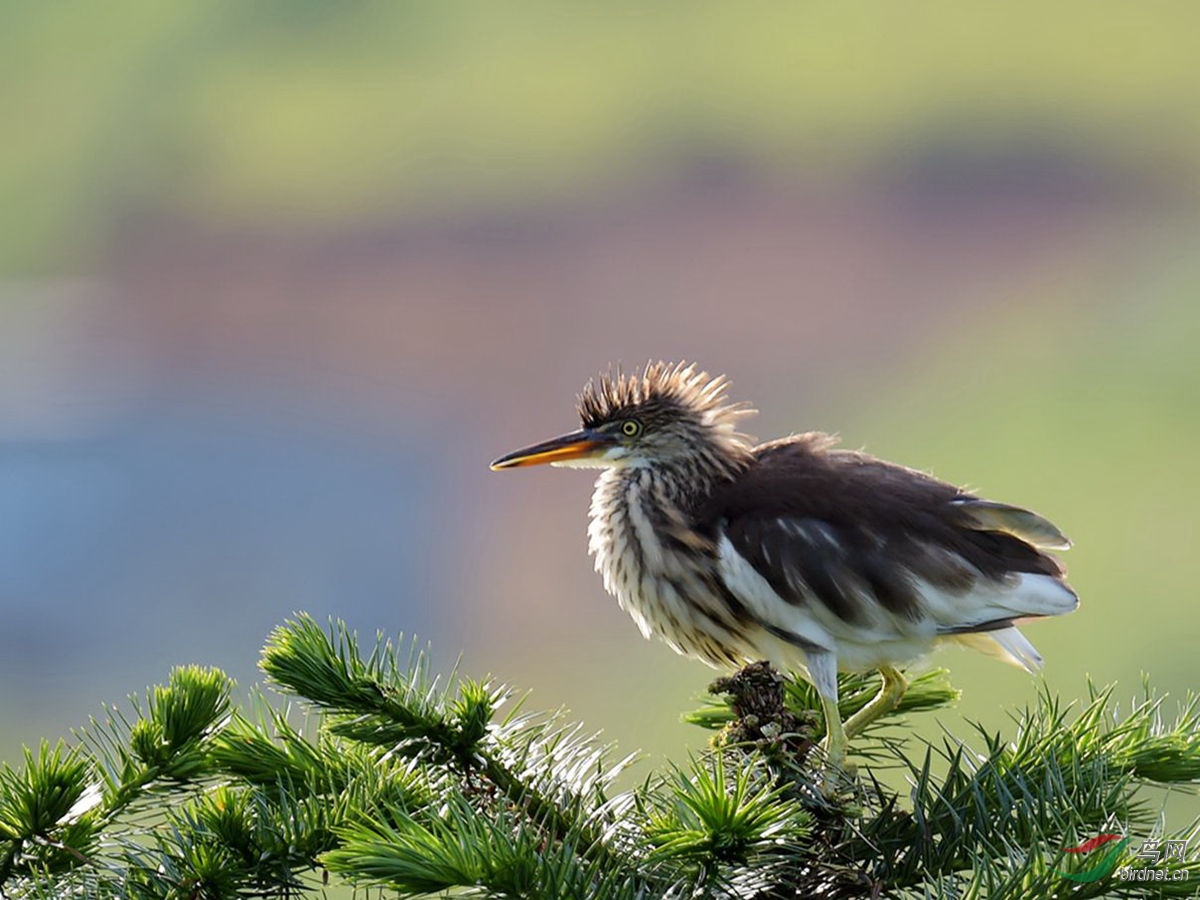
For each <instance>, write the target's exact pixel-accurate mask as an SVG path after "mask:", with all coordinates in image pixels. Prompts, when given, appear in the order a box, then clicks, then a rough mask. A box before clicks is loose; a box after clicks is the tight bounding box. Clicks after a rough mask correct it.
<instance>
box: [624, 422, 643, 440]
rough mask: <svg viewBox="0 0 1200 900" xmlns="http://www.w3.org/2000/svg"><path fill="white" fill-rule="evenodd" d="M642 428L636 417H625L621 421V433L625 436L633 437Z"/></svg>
mask: <svg viewBox="0 0 1200 900" xmlns="http://www.w3.org/2000/svg"><path fill="white" fill-rule="evenodd" d="M641 430H642V423H641V422H639V421H638V420H637V419H626V420H625V421H624V422H622V423H621V434H623V435H625V437H633V436H634V435H636V434H637V433H638V432H639V431H641Z"/></svg>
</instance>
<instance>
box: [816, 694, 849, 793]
mask: <svg viewBox="0 0 1200 900" xmlns="http://www.w3.org/2000/svg"><path fill="white" fill-rule="evenodd" d="M821 710H822V712H824V714H825V740H823V741H821V748H822V749H823V750H824V751H825V778H824V780H823V782H822V783H821V790H822V792H823V793H824V794H825V796H826V797H832V796H833V795H834V794H836V793H837V789H838V782H839V781H840V780H841V779H842V778H843V776H845V775H847V774H850V773H852V771H853V770H852V769H849V770H848V769H847V767H846V749H847V747H848V746H849V739H848V738H847V737H846V730H845V729H844V728H843V727H842V714H841V712H840V711H839V710H838V704H837V701H836V700H830V699H828V698H826V697H822V698H821Z"/></svg>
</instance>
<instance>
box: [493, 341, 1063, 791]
mask: <svg viewBox="0 0 1200 900" xmlns="http://www.w3.org/2000/svg"><path fill="white" fill-rule="evenodd" d="M728 388H729V381H728V379H727V378H726V377H725V376H717V377H711V376H709V374H708V373H707V372H704V371H701V370H699V369H698V368H697V366H696V365H694V364H689V363H684V362H681V363H667V362H656V363H650V364H647V366H646V367H645V368H644V369H643V370H641V371H640V372H637V373H634V374H630V375H623V374H621V373H620V372H619V371H616V372H613V371H612V370H610V371H609V373H607V374H604V375H601V376H599V377H598V378H595V379H593V380H591V381H589V382H588V383H587V385H586V386H585V388H584V390H583V392H582V393H581V394H580V395H579V398H578V413H579V416H580V419H581V425H582V427H581V428H580V429H579V430H577V431H572V432H570V433H569V434H564V435H562V436H560V437H556V438H553V439H551V440H548V441H543V442H541V443H537V444H533V445H532V446H528V447H524V448H522V449H520V450H517V451H515V452H513V453H509V454H507V455H505V456H502V457H500V458H499V459H497V460H496V461H495V462H493V463H492V464H491V467H492V469H496V470H500V469H511V468H517V467H521V466H533V465H539V464H544V463H549V464H550V465H553V466H566V467H574V468H600V469H602V470H603V471H601V472H600V474H599V477H598V479H597V480H596V485H595V491H594V493H593V495H592V502H591V510H590V524H589V527H588V548H589V551H590V552H591V554H592V555H593V556H594V557H595V567H596V570H597V571H598V572H599V573H600V574H601V576H602V577H603V580H604V587H605V589H606V590H607V591H608V592H609V593H610V594H612V595H613V596H615V597H616V599H617V602H618V603H619V604H620V606H621V607H622V608H623V609H624V610H625V611H626V612H628V613H629V615H630V616H632V617H633V620H634V621H635V622H636V623H637V626H638V628H639V629H640V630H641V632H642V634H643V635H644V636H645V637H648V638H649V637H658V638H660V639H661V640H663V641H665V642H666V643H667V644H668V645H669V646H670V647H671V648H672V649H674V650H675V651H676V652H678V653H681V654H683V655H684V656H688V657H693V658H696V659H699V660H702V661H704V662H705V663H708V664H709V665H710V666H713V667H715V668H723V669H737V668H740V667H742V666H744V665H747V664H749V663H752V662H755V661H758V660H766V661H768V662H770V663H771V664H772V665H774V666H775V667H777V668H779V669H782V670H786V671H792V672H795V673H797V674H799V675H800V676H801V677H803V678H805V679H807V680H808V681H809V682H811V683H812V685H813V686H814V687H815V688H816V691H817V695H818V697H819V698H820V703H821V707H822V710H823V715H824V719H825V737H824V739H823V742H822V744H823V747H824V751H825V758H826V764H827V773H836V772H846V771H850V770H851V769H850V768H848V767H847V762H846V756H847V752H848V746H849V741H850V739H851V738H853V737H854V736H856V735H858V734H861V733H862V732H863V730H864V729H866V728H867V727H868V726H869V725H871V724H872V723H873V722H875V721H876V720H878V719H879V718H880V717H881V716H883V715H885V714H887V713H889V712H891V711H892V710H894V709H895V708H896V706H897V705H898V704H899V703H900V700H901V699H902V697H903V695H904V692H905V690H906V688H907V686H908V684H907V681H906V678H905V676H904V674H903V672H902V671H901V669H902V667H904V666H906V665H908V664H910V663H912V662H914V661H915V660H918V659H920V658H921V657H924V656H925V655H926V654H927V653H929V652H930V651H931V650H933V649H935V648H936V647H937V646H939V645H942V644H946V643H957V644H963V645H966V646H968V647H971V648H973V649H976V650H979V651H982V652H984V653H986V654H988V655H990V656H993V657H997V658H999V659H1001V660H1004V661H1006V662H1009V663H1012V664H1014V665H1016V666H1019V667H1021V668H1023V669H1025V670H1027V671H1029V672H1031V673H1033V672H1036V671H1038V670H1039V669H1040V668H1041V665H1042V657H1041V656H1040V655H1039V654H1038V652H1037V650H1036V649H1034V647H1033V645H1032V644H1031V643H1030V642H1029V640H1028V639H1026V637H1025V636H1024V635H1023V634H1022V633H1021V632H1020V630H1018V628H1017V624H1018V623H1020V622H1023V621H1025V620H1028V619H1036V618H1041V617H1046V616H1058V615H1063V614H1065V613H1069V612H1071V611H1073V610H1074V609H1075V608H1076V607H1077V606H1078V604H1079V600H1078V597H1077V596H1076V594H1075V592H1074V591H1073V590H1072V589H1071V587H1070V586H1069V585H1068V584H1067V582H1066V571H1065V569H1064V568H1063V566H1062V564H1061V562H1060V561H1059V560H1058V559H1057V558H1056V557H1055V556H1053V555H1051V554H1050V553H1049V552H1048V551H1057V550H1065V549H1067V548H1069V547H1070V541H1068V540H1067V538H1066V536H1065V535H1064V534H1063V533H1062V532H1061V531H1060V530H1059V529H1058V528H1057V527H1056V526H1054V525H1053V524H1052V523H1051V522H1049V521H1048V520H1047V519H1045V518H1043V517H1042V516H1040V515H1038V514H1036V513H1034V512H1030V511H1029V510H1027V509H1023V508H1021V507H1017V506H1010V505H1008V504H1006V503H999V502H996V501H993V500H987V499H984V498H982V497H979V496H977V495H976V494H974V493H971V492H969V491H967V490H965V489H963V488H960V487H956V486H954V485H952V484H950V483H947V482H945V481H942V480H939V479H937V478H935V477H933V476H932V475H929V474H926V473H924V472H920V471H917V470H914V469H910V468H907V467H904V466H901V465H897V464H895V463H891V462H886V461H884V460H881V459H878V458H876V457H873V456H870V455H868V454H866V453H863V452H859V451H853V450H846V449H840V448H839V447H838V446H837V439H836V438H834V437H831V436H829V435H827V434H823V433H819V432H808V433H803V434H794V435H792V436H790V437H785V438H781V439H779V440H774V441H769V442H767V443H763V444H755V443H754V441H753V439H751V438H750V437H749V436H748V435H746V434H743V433H742V432H740V431H739V430H738V426H739V423H740V422H741V420H742V419H743V417H745V416H747V415H750V414H752V413H753V412H755V410H753V409H752V408H750V407H749V406H748V405H746V404H744V403H735V402H731V401H730V400H729V398H728ZM873 670H874V671H878V672H879V674H880V676H881V686H880V689H879V692H878V694H877V695H876V696H875V697H874V698H873V699H872V700H871V701H870V702H868V703H867V704H866V705H865V706H864V707H863V708H862V709H860V710H859V711H858V712H856V713H855V714H854V715H852V716H850V717H849V718H848V719H847V720H846V721H845V722H843V721H842V719H841V715H840V712H839V709H838V680H837V673H838V672H839V671H850V672H869V671H873ZM830 784H832V782H831V781H830V780H828V779H827V781H826V790H827V792H828V790H829V785H830Z"/></svg>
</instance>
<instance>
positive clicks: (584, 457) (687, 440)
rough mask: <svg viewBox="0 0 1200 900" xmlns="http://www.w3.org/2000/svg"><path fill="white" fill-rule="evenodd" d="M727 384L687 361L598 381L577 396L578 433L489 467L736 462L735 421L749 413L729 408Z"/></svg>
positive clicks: (745, 448) (741, 448) (739, 440)
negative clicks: (580, 425)
mask: <svg viewBox="0 0 1200 900" xmlns="http://www.w3.org/2000/svg"><path fill="white" fill-rule="evenodd" d="M728 385H729V382H728V381H727V380H726V378H725V377H724V376H723V375H719V376H717V377H716V378H713V377H710V376H709V374H708V373H707V372H699V371H697V370H696V367H695V366H694V365H691V364H688V363H664V362H657V363H650V364H648V365H647V366H646V368H645V369H644V370H643V371H642V373H641V374H639V375H628V376H626V375H622V374H621V373H620V372H617V373H611V372H610V373H607V374H604V375H601V376H600V377H599V378H597V379H593V380H592V381H589V382H588V383H587V386H586V387H584V389H583V393H582V394H580V395H579V404H578V409H579V418H580V419H581V421H582V425H583V427H582V428H581V429H579V430H578V431H572V432H571V433H570V434H564V435H562V436H560V437H556V438H553V439H551V440H548V441H543V442H542V443H540V444H534V445H532V446H530V447H524V448H522V449H520V450H517V451H515V452H513V453H509V454H508V455H507V456H502V457H500V458H499V459H498V460H496V461H495V462H493V463H492V468H493V469H509V468H515V467H517V466H535V465H540V464H543V463H549V464H550V465H555V466H570V467H573V468H611V467H617V466H653V465H657V464H671V463H677V462H682V463H705V462H709V463H713V464H717V465H721V464H737V463H740V462H741V461H742V460H743V459H744V458H746V457H747V456H748V454H749V450H750V446H751V441H750V438H749V437H747V436H746V435H744V434H741V433H740V432H739V431H738V430H737V422H738V420H739V419H740V418H742V417H743V416H746V415H750V414H751V413H753V412H754V410H752V409H750V408H748V407H747V406H746V405H744V404H741V403H730V402H729V401H728V400H727V398H726V396H725V392H726V389H727V388H728Z"/></svg>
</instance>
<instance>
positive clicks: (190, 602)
mask: <svg viewBox="0 0 1200 900" xmlns="http://www.w3.org/2000/svg"><path fill="white" fill-rule="evenodd" d="M160 394H161V396H160V397H159V398H158V399H157V400H156V401H155V402H154V403H152V404H147V405H145V406H143V407H141V408H138V409H136V410H131V411H129V412H128V413H126V414H124V415H121V416H119V417H117V418H115V419H114V420H112V421H109V422H106V423H105V425H104V427H103V428H99V429H96V430H94V431H92V432H91V433H88V434H86V435H82V436H78V437H72V438H68V439H58V440H45V439H43V440H37V439H30V440H8V441H5V442H3V443H0V509H2V510H3V515H0V620H2V621H3V622H4V623H5V627H4V628H3V630H0V688H2V691H3V693H0V707H3V708H4V714H5V716H6V717H8V716H11V715H13V714H14V713H15V714H17V715H19V716H30V715H38V716H39V718H40V719H41V722H42V724H43V725H48V724H50V722H53V721H57V722H59V723H60V724H59V727H69V726H70V724H72V720H71V717H74V720H75V721H82V720H83V718H84V717H85V716H86V714H88V713H91V712H93V711H95V710H96V708H97V706H98V704H99V702H100V701H102V700H120V699H121V698H123V696H124V695H125V694H126V693H128V692H129V691H131V690H135V689H139V688H141V687H143V686H144V683H142V682H143V680H144V679H147V678H154V679H155V680H158V679H160V678H161V676H162V675H165V673H166V672H167V671H168V670H169V668H170V666H172V665H176V664H181V663H185V662H190V661H196V662H200V663H204V664H211V665H217V666H221V667H223V668H225V669H226V670H227V671H228V672H230V673H231V674H233V675H235V676H236V677H238V678H239V679H240V680H241V681H243V682H244V683H246V682H252V681H253V680H255V678H256V673H255V671H254V662H255V659H256V657H257V653H258V650H259V648H260V647H261V645H262V642H263V638H264V637H265V635H266V634H267V632H268V631H269V630H270V629H271V628H272V627H273V626H274V625H275V624H277V623H279V622H280V621H282V620H283V619H284V618H285V617H287V616H288V615H290V614H291V613H292V612H293V611H294V610H301V609H302V610H307V611H309V612H311V613H312V614H314V615H315V616H317V617H318V618H319V619H324V618H325V617H327V616H337V617H341V618H344V619H345V620H346V621H347V622H349V623H350V624H351V625H352V626H354V627H358V628H361V629H363V630H364V631H365V633H366V634H367V635H371V634H373V633H374V631H375V630H376V629H377V628H381V627H387V626H392V630H396V629H395V627H394V626H395V623H403V628H404V629H407V630H410V631H414V632H416V633H419V634H420V635H421V636H423V637H432V636H434V632H435V627H434V626H435V624H436V617H435V616H434V615H433V610H434V609H435V608H436V605H437V601H438V596H437V585H438V579H436V578H434V577H433V573H432V569H433V568H434V564H435V560H436V559H437V557H438V553H437V551H438V548H436V547H434V546H432V537H431V536H432V535H436V534H437V533H438V532H439V531H440V530H441V528H442V527H443V526H444V521H443V519H444V516H445V511H446V507H445V505H443V504H440V503H438V502H436V500H437V498H439V497H443V498H444V497H445V496H446V495H447V493H448V489H447V483H448V479H449V475H448V466H447V460H446V456H445V454H444V452H443V450H442V448H441V447H439V446H437V444H436V443H435V441H434V440H433V439H432V438H431V437H430V436H428V435H424V436H423V435H420V434H404V433H402V432H399V431H397V432H395V433H391V434H379V433H376V434H373V435H367V434H363V433H347V431H346V430H345V428H344V427H342V426H341V425H339V423H338V421H337V417H336V416H334V415H332V414H329V413H328V412H327V411H323V410H321V409H320V408H313V407H312V406H308V405H304V404H302V403H300V402H298V401H295V400H294V401H293V404H292V408H291V409H289V408H288V406H287V405H286V404H283V403H281V402H280V401H279V398H277V397H266V396H263V395H262V394H261V393H256V392H254V391H253V390H250V391H247V392H245V393H243V394H241V395H232V394H229V393H215V392H214V393H202V392H198V391H195V390H190V391H189V390H180V389H178V388H176V390H162V389H161V388H160ZM323 412H326V416H325V418H324V419H323V418H322V414H323ZM416 472H419V473H420V476H419V477H414V474H413V473H416ZM443 583H444V582H443ZM48 710H53V711H55V712H54V714H53V715H51V716H49V717H47V716H46V715H45V714H46V712H47V711H48ZM64 717H66V720H65V721H64ZM23 737H25V738H26V739H28V738H29V737H30V735H28V734H26V735H23ZM5 743H8V741H6V742H5ZM5 750H6V751H7V752H12V750H13V747H12V746H11V744H9V746H7V747H5Z"/></svg>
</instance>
